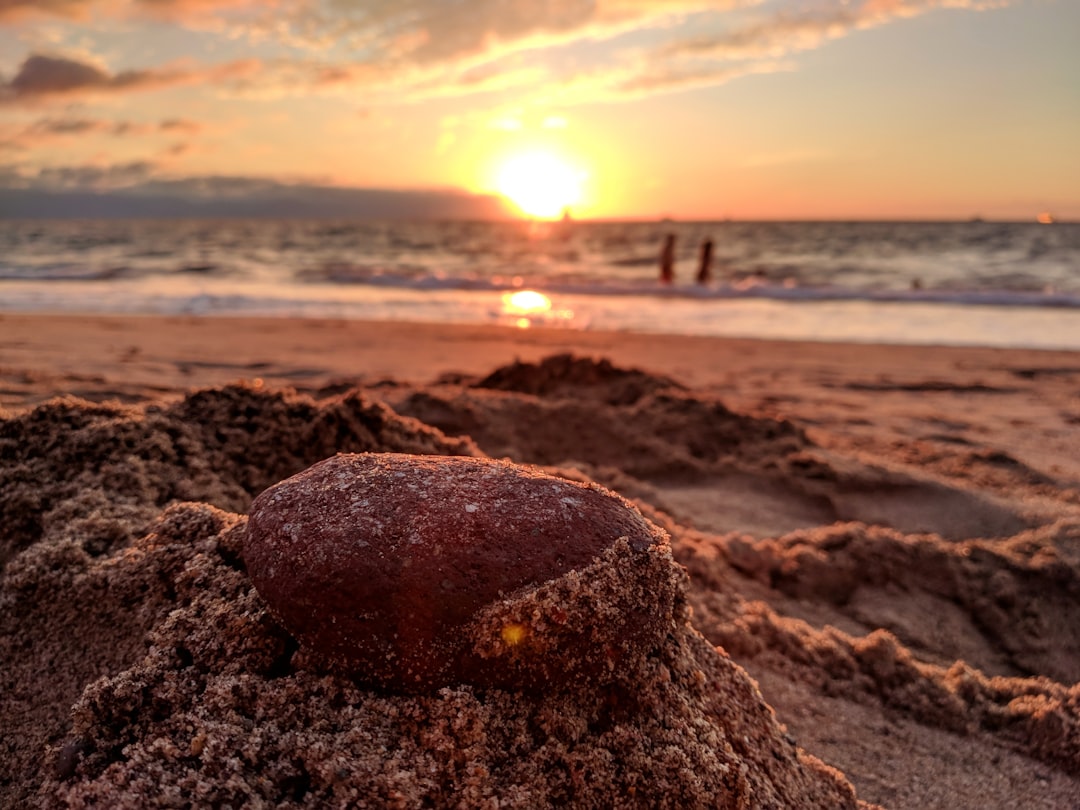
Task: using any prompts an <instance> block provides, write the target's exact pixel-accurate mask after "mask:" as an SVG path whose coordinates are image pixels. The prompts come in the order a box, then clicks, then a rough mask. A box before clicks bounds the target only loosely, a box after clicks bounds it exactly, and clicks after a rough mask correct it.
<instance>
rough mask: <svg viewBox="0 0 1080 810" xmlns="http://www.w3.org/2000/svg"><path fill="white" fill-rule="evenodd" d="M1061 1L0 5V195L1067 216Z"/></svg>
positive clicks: (21, 0)
mask: <svg viewBox="0 0 1080 810" xmlns="http://www.w3.org/2000/svg"><path fill="white" fill-rule="evenodd" d="M1078 43H1080V2H1078V0H1026V2H1025V1H1024V0H1012V1H1011V2H1010V0H850V1H849V0H834V1H833V2H823V1H818V0H719V1H718V2H692V0H665V1H664V2H659V1H657V0H528V1H526V0H366V1H365V0H299V1H298V2H277V3H275V2H258V3H256V2H248V0H0V188H5V189H30V190H64V191H76V190H79V191H81V190H93V191H102V190H111V189H124V188H133V187H139V186H144V185H146V184H154V183H159V184H160V183H161V182H162V181H165V182H166V185H168V187H170V188H173V189H195V190H201V193H208V192H207V189H213V190H214V193H222V194H227V193H230V190H232V189H251V188H253V187H258V186H259V184H260V183H263V182H266V181H274V182H277V183H287V184H293V183H298V184H304V185H315V186H342V187H353V188H364V189H369V188H370V189H436V188H437V189H447V188H457V189H463V190H465V191H468V192H472V193H493V192H494V193H499V192H502V193H505V194H509V195H510V196H512V197H514V199H515V201H516V202H518V204H519V205H520V206H521V207H523V208H526V209H528V208H530V207H531V208H533V209H534V210H532V211H528V213H533V214H538V215H553V214H554V213H555V212H557V210H561V208H562V207H563V205H570V206H571V207H572V210H573V212H574V214H575V215H576V216H579V217H583V218H584V217H602V218H619V217H635V218H636V217H660V216H671V217H675V218H680V219H692V218H693V219H711V218H722V217H732V218H737V219H758V218H765V219H785V218H799V219H828V218H859V219H862V218H867V219H876V218H903V219H910V218H961V219H967V218H969V217H972V216H983V217H986V218H1011V219H1022V220H1029V219H1034V218H1035V216H1036V215H1037V214H1038V213H1040V212H1043V211H1049V212H1052V213H1054V214H1055V215H1056V216H1058V217H1059V218H1068V219H1078V218H1080V44H1078Z"/></svg>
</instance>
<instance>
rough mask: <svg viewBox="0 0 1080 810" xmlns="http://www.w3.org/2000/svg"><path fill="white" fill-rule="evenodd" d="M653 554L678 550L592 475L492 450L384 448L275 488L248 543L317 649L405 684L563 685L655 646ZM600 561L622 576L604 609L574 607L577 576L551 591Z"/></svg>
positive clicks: (257, 577)
mask: <svg viewBox="0 0 1080 810" xmlns="http://www.w3.org/2000/svg"><path fill="white" fill-rule="evenodd" d="M622 538H624V539H625V540H624V542H617V541H619V540H620V539H622ZM657 554H663V555H670V550H669V548H668V545H667V541H666V535H664V533H663V532H662V531H661V530H660V529H658V528H656V527H655V526H653V525H652V524H651V523H649V522H648V521H646V520H645V519H644V518H643V517H642V516H641V514H640V513H639V512H638V511H637V510H636V509H635V508H634V507H633V506H632V505H631V504H630V503H629V502H627V501H625V500H624V499H622V498H621V497H619V496H618V495H616V494H614V493H612V492H610V491H608V490H606V489H604V488H602V487H600V486H598V485H595V484H591V485H586V484H580V483H576V482H572V481H566V480H563V479H560V478H555V477H552V476H549V475H546V474H543V473H541V472H538V471H536V470H535V469H531V468H527V467H522V466H519V465H515V464H510V463H507V462H499V461H492V460H488V459H476V458H462V457H434V456H410V455H400V454H376V453H365V454H359V455H344V454H343V455H338V456H335V457H334V458H330V459H327V460H326V461H323V462H320V463H318V464H316V465H315V466H313V467H311V468H309V469H308V470H306V471H304V472H302V473H300V474H298V475H295V476H293V477H292V478H289V479H287V480H285V481H282V482H280V483H278V484H276V485H274V486H272V487H270V488H269V489H267V490H266V491H265V492H263V493H262V494H261V495H260V496H259V497H258V498H256V499H255V502H254V503H253V504H252V506H251V512H250V517H249V521H248V534H247V539H246V541H245V546H244V559H245V562H246V564H247V567H248V572H249V574H250V576H251V579H252V581H253V582H254V584H255V587H256V588H257V589H258V591H259V593H260V594H261V595H262V596H263V598H264V599H265V600H266V602H267V604H268V605H269V607H270V609H271V610H272V611H273V613H274V614H275V615H276V616H277V617H278V618H279V620H280V621H281V622H282V624H283V625H284V626H285V627H286V628H287V629H288V630H289V631H290V632H291V633H292V634H293V635H295V636H296V637H297V638H298V639H299V640H300V642H301V644H302V645H303V646H304V647H305V651H306V652H307V653H308V654H310V655H313V656H314V657H315V658H316V659H317V660H321V661H322V662H324V663H327V664H330V665H332V666H334V667H335V668H338V669H343V670H346V671H349V672H352V673H354V674H355V675H357V676H358V677H359V678H360V679H361V680H363V681H364V682H366V683H368V684H370V685H373V686H377V687H382V688H386V689H390V690H397V691H401V690H404V691H418V690H426V689H432V688H437V687H440V686H444V685H450V684H454V683H462V682H466V683H475V684H478V685H482V686H484V685H493V686H501V687H509V688H521V687H525V688H527V687H531V686H539V685H546V682H547V681H549V680H550V679H554V680H555V681H556V683H558V682H559V681H560V680H561V681H564V682H565V681H567V680H569V679H570V678H572V677H580V676H581V675H582V674H583V673H601V672H603V671H604V670H605V669H610V667H612V666H613V665H614V663H615V662H616V661H617V660H618V659H619V658H620V657H621V656H623V655H625V654H626V653H627V652H628V651H629V650H630V649H631V647H633V648H634V649H635V650H636V649H639V648H640V647H641V645H643V644H644V645H649V644H653V645H655V644H658V643H659V642H660V641H661V640H662V638H663V636H664V633H665V632H666V630H667V629H668V628H669V627H670V626H671V622H672V616H673V611H672V604H673V602H674V601H675V599H676V598H677V597H676V593H675V589H672V588H663V587H661V588H659V591H660V592H659V593H656V594H655V597H654V598H655V600H656V601H655V602H653V603H652V604H650V603H649V595H648V594H644V595H643V593H642V591H643V588H642V585H643V584H645V583H644V582H643V581H642V579H643V576H644V579H648V576H647V575H643V572H645V571H647V570H652V569H655V568H656V564H655V560H654V559H652V558H655V556H656V555H657ZM601 557H603V558H604V560H605V562H601V560H600V559H599V558H601ZM647 563H648V564H647ZM601 564H603V565H618V566H619V568H620V570H621V571H624V572H625V585H626V587H625V588H623V589H621V592H620V593H613V594H608V595H607V596H606V597H605V599H604V601H603V604H600V603H597V604H596V605H593V604H592V603H591V602H588V601H584V602H583V601H581V600H578V602H579V603H575V602H574V599H575V597H574V594H575V593H578V592H584V591H582V589H580V588H577V589H576V588H575V587H574V584H573V580H571V581H570V583H569V584H568V585H564V586H562V587H559V588H555V589H554V590H552V588H551V581H552V580H557V579H559V578H560V577H564V575H568V574H569V573H570V572H575V574H574V575H575V576H576V572H578V571H580V570H583V569H586V568H588V567H590V566H595V565H601ZM620 576H622V574H620ZM665 576H666V577H667V579H669V580H670V575H665ZM545 584H547V587H546V590H545V588H544V586H545ZM537 593H551V594H554V593H560V594H563V595H562V596H559V597H558V599H561V600H563V601H562V603H559V602H558V600H555V601H553V600H552V598H550V597H545V598H538V597H537V596H536V594H537ZM643 600H644V604H643ZM526 604H528V605H531V607H530V608H529V611H530V612H529V613H528V615H524V616H521V615H519V614H520V613H521V610H520V608H522V607H523V606H525V605H526ZM514 605H516V606H517V609H515V608H514ZM500 606H501V607H500ZM590 611H591V613H590ZM511 615H512V616H516V617H517V618H515V619H514V620H513V621H509V620H507V621H506V622H504V623H503V624H498V625H497V626H493V625H492V623H491V619H492V616H511ZM590 615H593V616H594V617H595V621H593V622H590V621H589V617H590ZM568 616H572V617H574V620H573V621H569V622H568V621H567V617H568ZM590 625H596V626H590ZM601 625H602V626H601ZM590 677H591V676H590Z"/></svg>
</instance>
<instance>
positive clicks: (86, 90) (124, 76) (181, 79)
mask: <svg viewBox="0 0 1080 810" xmlns="http://www.w3.org/2000/svg"><path fill="white" fill-rule="evenodd" d="M257 67H258V63H257V62H256V61H255V60H250V59H248V60H237V61H234V62H229V63H226V64H222V65H216V66H212V67H188V66H179V65H177V66H171V67H162V68H147V69H142V70H124V71H120V72H119V73H110V72H109V71H108V70H106V69H105V68H103V67H101V66H99V65H96V64H93V63H92V62H89V61H84V60H81V59H76V58H73V57H66V56H48V55H45V54H31V55H30V56H28V57H27V58H26V59H25V60H24V61H23V63H22V64H21V65H20V66H19V69H18V70H17V71H16V73H15V76H14V77H12V79H11V80H10V81H8V82H0V104H9V105H11V104H23V105H32V104H36V103H41V102H47V101H51V100H56V99H60V100H65V99H69V98H72V97H78V96H87V95H91V96H92V95H101V94H111V93H128V92H137V91H144V90H155V89H160V88H164V87H172V86H176V85H181V84H198V83H213V82H217V81H225V80H230V79H235V78H237V77H240V76H243V75H246V74H249V73H251V72H252V71H254V70H255V69H257Z"/></svg>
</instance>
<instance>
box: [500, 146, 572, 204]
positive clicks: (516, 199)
mask: <svg viewBox="0 0 1080 810" xmlns="http://www.w3.org/2000/svg"><path fill="white" fill-rule="evenodd" d="M581 181H582V175H581V173H580V172H578V171H575V170H574V169H573V168H572V167H571V166H570V165H569V164H568V163H566V162H565V161H564V160H562V159H560V158H558V157H556V156H555V155H553V154H551V153H550V152H524V153H522V154H518V155H514V156H513V157H511V158H509V159H508V160H507V161H506V162H505V163H504V164H503V165H502V168H501V169H500V170H499V174H498V179H497V180H496V183H495V185H496V188H497V190H498V191H499V193H500V194H502V195H503V196H504V197H507V198H508V199H509V200H510V201H511V202H512V203H514V205H516V206H517V207H518V208H520V209H521V211H522V213H524V214H525V215H526V216H530V217H536V218H538V219H552V218H554V217H557V216H559V215H560V214H562V213H563V212H564V211H565V210H566V209H568V208H569V207H570V206H572V205H574V204H576V203H577V202H578V201H579V200H580V199H581Z"/></svg>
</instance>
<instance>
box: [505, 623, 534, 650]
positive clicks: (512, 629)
mask: <svg viewBox="0 0 1080 810" xmlns="http://www.w3.org/2000/svg"><path fill="white" fill-rule="evenodd" d="M528 635H529V628H528V627H526V626H525V625H523V624H508V625H506V626H505V627H503V629H502V640H503V641H505V642H506V645H507V646H508V647H516V646H517V645H518V644H520V643H521V642H522V641H524V640H525V637H526V636H528Z"/></svg>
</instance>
